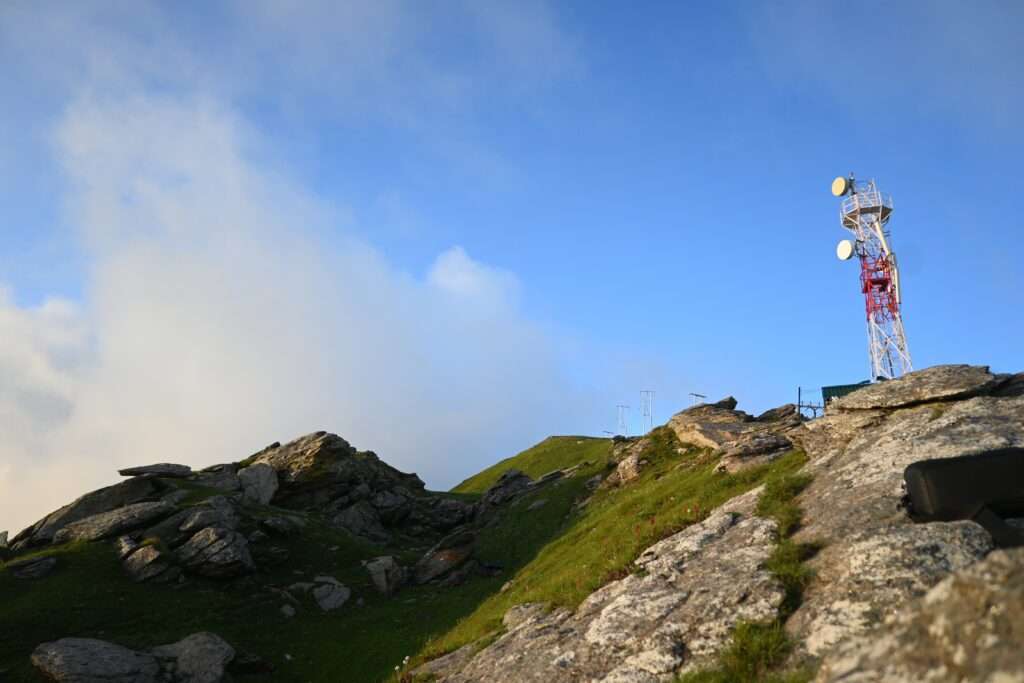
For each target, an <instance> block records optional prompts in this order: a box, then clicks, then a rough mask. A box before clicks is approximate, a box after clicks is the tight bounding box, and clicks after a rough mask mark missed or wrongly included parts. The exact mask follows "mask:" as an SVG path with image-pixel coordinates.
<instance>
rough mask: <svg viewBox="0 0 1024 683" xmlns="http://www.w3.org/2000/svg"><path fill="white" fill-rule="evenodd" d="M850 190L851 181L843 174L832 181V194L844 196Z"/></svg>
mask: <svg viewBox="0 0 1024 683" xmlns="http://www.w3.org/2000/svg"><path fill="white" fill-rule="evenodd" d="M849 190H850V181H849V180H848V179H847V178H844V177H843V176H839V177H838V178H836V179H835V180H833V181H832V194H833V195H835V196H836V197H842V196H843V195H844V194H846V193H847V192H848V191H849Z"/></svg>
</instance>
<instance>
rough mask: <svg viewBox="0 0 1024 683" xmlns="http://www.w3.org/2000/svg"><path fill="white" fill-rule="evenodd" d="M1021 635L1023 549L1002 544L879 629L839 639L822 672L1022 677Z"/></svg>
mask: <svg viewBox="0 0 1024 683" xmlns="http://www.w3.org/2000/svg"><path fill="white" fill-rule="evenodd" d="M893 607H894V608H896V607H897V606H895V605H894V606H893ZM1021 642H1024V549H1021V548H1017V549H1013V550H996V551H994V552H992V553H991V554H990V555H989V556H988V557H986V558H985V559H984V560H982V561H981V562H977V563H975V564H973V565H971V566H969V567H967V568H965V569H961V570H959V571H957V572H955V573H954V574H952V575H950V576H948V577H946V578H945V579H943V580H942V581H941V582H940V583H938V584H937V585H935V586H934V587H933V588H932V589H931V590H929V591H928V593H927V594H925V595H924V597H923V598H922V599H919V600H916V601H913V602H911V603H910V604H907V605H905V606H900V607H899V609H898V612H897V613H896V614H895V615H894V616H893V617H892V618H891V619H889V620H888V621H887V622H886V623H885V624H883V625H882V626H880V627H879V628H878V629H876V630H874V631H872V632H870V633H868V634H865V635H862V636H860V637H858V638H852V639H844V640H842V641H840V642H839V643H838V644H837V645H836V647H835V650H834V651H833V652H832V654H830V655H829V656H828V657H826V658H825V660H824V662H823V663H822V666H821V669H820V670H819V672H818V677H817V679H816V680H817V681H820V682H821V683H832V682H833V681H836V682H838V681H858V682H863V683H869V682H871V683H874V682H877V683H916V682H917V681H936V682H938V683H959V682H960V681H990V682H992V683H996V682H998V681H1005V682H1007V683H1009V682H1011V681H1021V680H1024V657H1022V656H1021V649H1020V644H1021Z"/></svg>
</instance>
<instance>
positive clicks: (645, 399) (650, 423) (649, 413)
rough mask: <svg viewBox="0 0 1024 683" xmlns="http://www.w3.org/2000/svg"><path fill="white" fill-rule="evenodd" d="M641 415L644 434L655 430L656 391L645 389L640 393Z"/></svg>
mask: <svg viewBox="0 0 1024 683" xmlns="http://www.w3.org/2000/svg"><path fill="white" fill-rule="evenodd" d="M640 415H641V419H642V420H643V428H644V433H645V434H646V433H647V432H649V431H651V430H652V429H654V390H653V389H644V390H643V391H641V392H640Z"/></svg>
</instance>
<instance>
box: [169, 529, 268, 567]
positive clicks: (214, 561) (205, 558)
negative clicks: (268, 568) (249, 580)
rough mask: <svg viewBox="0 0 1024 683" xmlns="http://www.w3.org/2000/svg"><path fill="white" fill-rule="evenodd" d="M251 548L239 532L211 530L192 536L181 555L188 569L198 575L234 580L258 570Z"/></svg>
mask: <svg viewBox="0 0 1024 683" xmlns="http://www.w3.org/2000/svg"><path fill="white" fill-rule="evenodd" d="M248 545H249V544H248V542H247V541H246V539H245V537H244V536H242V534H240V533H238V532H237V531H232V530H230V529H219V528H215V527H208V528H206V529H203V530H202V531H199V532H198V533H196V534H195V535H194V536H192V538H190V539H189V540H188V542H186V543H185V545H183V546H181V547H180V548H179V549H178V551H177V555H178V560H179V561H180V562H181V563H182V564H183V565H184V566H185V567H186V568H188V569H190V570H191V571H194V572H195V573H197V574H201V575H202V576H209V577H213V578H230V577H234V576H238V575H240V574H244V573H246V572H249V571H251V570H252V569H253V568H254V566H255V565H254V564H253V561H252V556H251V555H250V554H249V547H248Z"/></svg>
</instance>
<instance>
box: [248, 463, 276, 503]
mask: <svg viewBox="0 0 1024 683" xmlns="http://www.w3.org/2000/svg"><path fill="white" fill-rule="evenodd" d="M238 480H239V481H240V482H241V483H242V490H243V492H244V495H245V500H247V501H250V502H253V503H259V504H261V505H266V504H267V503H269V502H270V501H271V499H272V498H273V497H274V494H275V493H277V487H278V482H277V472H275V471H274V468H273V467H271V466H270V465H268V464H266V463H256V464H254V465H249V466H248V467H245V468H242V469H240V470H238Z"/></svg>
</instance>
